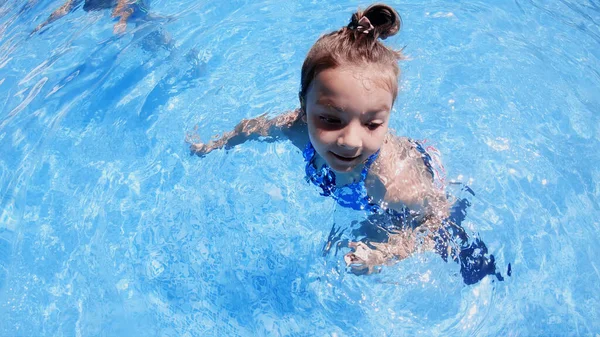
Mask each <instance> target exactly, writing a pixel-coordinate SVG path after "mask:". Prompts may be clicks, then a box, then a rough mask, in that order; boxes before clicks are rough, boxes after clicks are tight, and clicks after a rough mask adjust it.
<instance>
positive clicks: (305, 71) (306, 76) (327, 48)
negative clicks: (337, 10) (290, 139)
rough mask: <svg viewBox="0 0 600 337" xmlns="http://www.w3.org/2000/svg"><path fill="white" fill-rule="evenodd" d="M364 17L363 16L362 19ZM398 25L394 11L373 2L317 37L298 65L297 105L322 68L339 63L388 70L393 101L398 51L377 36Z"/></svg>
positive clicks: (392, 32)
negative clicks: (337, 28)
mask: <svg viewBox="0 0 600 337" xmlns="http://www.w3.org/2000/svg"><path fill="white" fill-rule="evenodd" d="M364 18H366V19H364ZM401 25H402V20H401V18H400V16H399V15H398V13H397V12H396V11H395V10H394V9H393V8H392V7H390V6H387V5H384V4H374V5H371V6H369V7H368V8H367V9H365V10H364V11H360V10H359V11H357V12H356V13H354V14H352V17H351V18H350V23H349V24H348V26H346V27H342V28H341V29H340V30H338V31H335V32H332V33H329V34H326V35H323V36H321V37H320V38H319V39H318V40H317V42H315V44H314V45H313V46H312V48H311V49H310V51H309V52H308V55H306V59H305V60H304V64H302V76H301V80H300V81H301V82H300V85H301V88H300V93H299V96H300V104H301V105H302V109H303V110H304V102H305V99H306V94H307V92H308V88H309V87H310V84H311V83H312V81H313V80H314V78H315V77H316V76H317V75H318V74H319V73H320V72H321V71H323V70H325V69H330V68H336V67H338V66H340V65H343V64H353V65H360V64H369V63H373V64H377V65H380V66H383V68H384V69H390V70H391V73H392V74H393V76H390V78H389V81H390V83H389V86H390V90H391V92H392V94H393V97H394V100H396V94H397V92H398V76H399V75H400V68H399V67H398V61H399V60H401V59H402V53H401V51H395V50H393V49H390V48H388V47H387V46H385V45H384V44H383V43H382V42H380V41H379V39H382V40H383V39H386V38H388V37H390V36H392V35H395V34H396V33H397V32H398V31H399V30H400V26H401Z"/></svg>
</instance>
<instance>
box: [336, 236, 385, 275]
mask: <svg viewBox="0 0 600 337" xmlns="http://www.w3.org/2000/svg"><path fill="white" fill-rule="evenodd" d="M348 247H350V248H352V251H351V252H350V253H348V254H346V255H345V256H344V261H346V266H347V267H349V268H350V271H351V272H352V273H353V274H355V275H368V274H372V273H379V272H380V271H381V265H383V264H384V263H385V262H386V258H385V255H384V254H383V253H382V252H381V251H379V250H377V249H372V248H370V247H369V246H367V245H366V244H365V243H363V242H350V243H349V244H348Z"/></svg>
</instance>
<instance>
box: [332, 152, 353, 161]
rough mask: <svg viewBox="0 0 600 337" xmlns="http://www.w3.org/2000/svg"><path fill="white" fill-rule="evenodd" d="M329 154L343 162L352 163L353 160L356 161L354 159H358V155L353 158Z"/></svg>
mask: <svg viewBox="0 0 600 337" xmlns="http://www.w3.org/2000/svg"><path fill="white" fill-rule="evenodd" d="M331 154H333V156H334V157H335V158H337V159H339V160H341V161H344V162H351V161H354V160H356V159H358V158H359V157H360V155H358V156H355V157H346V156H340V155H339V154H336V153H333V152H331Z"/></svg>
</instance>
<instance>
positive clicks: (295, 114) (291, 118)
mask: <svg viewBox="0 0 600 337" xmlns="http://www.w3.org/2000/svg"><path fill="white" fill-rule="evenodd" d="M303 124H304V122H303V121H302V118H301V114H300V110H299V109H297V110H293V111H290V112H287V113H285V114H282V115H279V116H277V117H275V118H271V119H269V118H267V117H266V115H262V116H259V117H257V118H252V119H243V120H242V121H241V122H239V123H238V125H236V126H235V128H234V129H233V131H229V132H226V133H224V134H223V135H222V136H221V137H220V138H218V139H216V140H211V141H210V142H208V143H202V142H200V140H199V139H197V137H196V138H194V137H192V136H188V137H187V139H186V141H187V142H188V143H190V150H191V151H192V152H193V153H194V154H197V155H199V156H202V155H205V154H207V153H209V152H211V151H212V150H216V149H220V148H223V147H224V148H226V149H229V148H232V147H234V146H236V145H239V144H242V143H244V142H245V141H247V140H252V139H259V138H260V139H263V140H265V141H276V140H278V139H280V138H282V137H285V138H289V139H290V140H291V141H292V143H294V145H296V146H298V147H299V148H301V146H302V145H301V144H302V143H304V138H306V136H305V130H306V127H305V126H304V127H303Z"/></svg>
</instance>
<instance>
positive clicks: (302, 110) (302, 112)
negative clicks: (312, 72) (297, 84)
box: [298, 92, 306, 123]
mask: <svg viewBox="0 0 600 337" xmlns="http://www.w3.org/2000/svg"><path fill="white" fill-rule="evenodd" d="M298 99H299V100H300V116H302V121H303V122H304V123H306V104H305V102H304V97H303V96H302V92H299V93H298Z"/></svg>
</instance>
